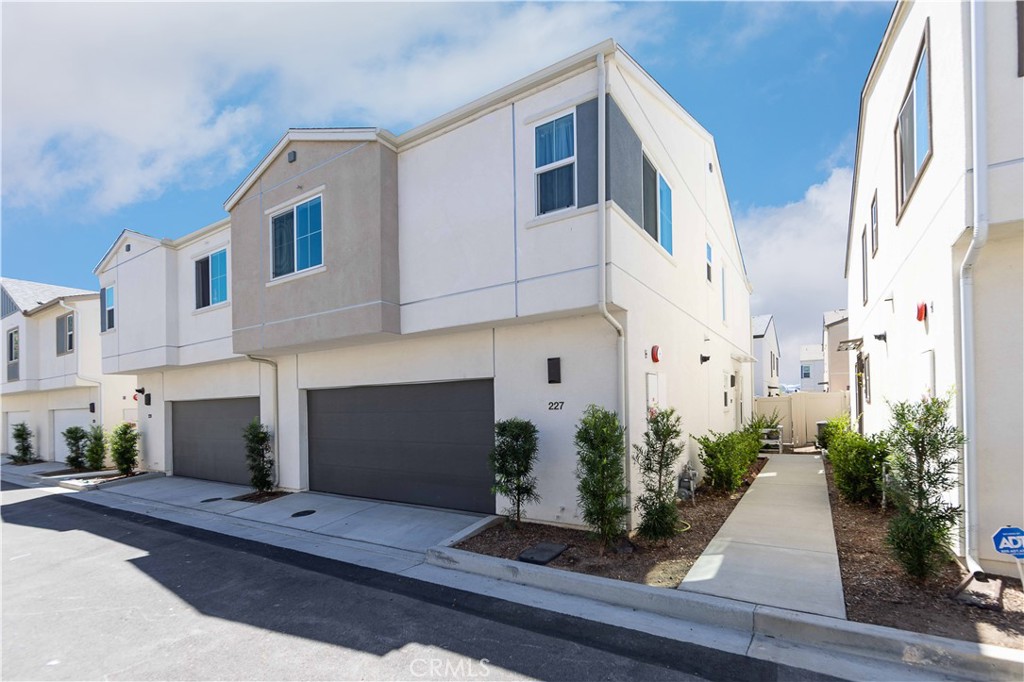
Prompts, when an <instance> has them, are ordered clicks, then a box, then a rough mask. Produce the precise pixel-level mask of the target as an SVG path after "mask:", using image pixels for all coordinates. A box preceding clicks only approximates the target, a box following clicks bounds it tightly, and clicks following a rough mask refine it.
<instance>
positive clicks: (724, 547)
mask: <svg viewBox="0 0 1024 682" xmlns="http://www.w3.org/2000/svg"><path fill="white" fill-rule="evenodd" d="M697 511H698V513H699V508H698V510H697ZM679 589H680V590H687V591H690V592H700V593H703V594H709V595H714V596H718V597H729V598H730V599H738V600H741V601H746V602H751V603H754V604H767V605H769V606H777V607H780V608H784V609H792V610H794V611H802V612H804V613H813V614H817V615H822V616H832V617H833V618H846V604H845V602H844V600H843V583H842V579H841V577H840V574H839V555H838V553H837V551H836V539H835V534H834V533H833V530H832V513H831V508H830V506H829V501H828V487H827V485H826V483H825V469H824V466H823V464H822V461H821V456H820V455H772V456H771V457H770V458H769V460H768V464H767V465H766V466H765V467H764V469H763V470H762V471H761V473H760V474H759V475H758V477H757V479H756V480H755V481H754V483H753V485H751V486H750V490H748V491H747V493H746V494H745V495H744V496H743V499H741V500H740V503H739V504H738V505H736V509H735V510H734V511H733V513H732V515H731V516H729V518H728V519H727V520H726V522H725V524H723V525H722V528H721V529H720V530H719V531H718V534H717V535H715V537H714V539H713V540H712V541H711V543H710V544H709V545H708V548H707V549H706V550H705V551H704V553H703V554H701V556H700V558H699V559H698V560H697V562H696V563H695V564H694V566H693V568H692V569H690V572H689V573H688V574H687V576H686V578H685V579H684V580H683V582H682V583H681V584H680V585H679Z"/></svg>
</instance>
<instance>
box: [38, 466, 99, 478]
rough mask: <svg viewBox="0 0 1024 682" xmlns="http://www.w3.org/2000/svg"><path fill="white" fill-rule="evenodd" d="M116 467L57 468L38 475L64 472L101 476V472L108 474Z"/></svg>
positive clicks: (61, 473)
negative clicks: (95, 468)
mask: <svg viewBox="0 0 1024 682" xmlns="http://www.w3.org/2000/svg"><path fill="white" fill-rule="evenodd" d="M112 471H117V470H116V469H98V470H95V471H94V470H93V469H74V468H71V469H58V470H57V471H46V472H44V473H41V474H39V475H40V476H64V475H65V474H90V475H92V476H102V475H103V474H109V473H110V472H112Z"/></svg>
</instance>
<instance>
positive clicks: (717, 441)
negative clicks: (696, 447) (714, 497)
mask: <svg viewBox="0 0 1024 682" xmlns="http://www.w3.org/2000/svg"><path fill="white" fill-rule="evenodd" d="M697 442H698V443H700V450H701V451H700V454H699V455H698V457H699V458H700V463H701V464H703V465H704V475H705V476H706V477H707V482H708V485H710V486H711V487H712V488H715V489H716V490H724V491H727V492H732V491H734V490H736V489H738V488H739V487H740V486H741V485H743V477H744V476H746V474H747V471H749V470H750V467H751V465H752V464H753V463H754V462H755V461H757V453H758V452H759V451H760V450H761V434H760V431H759V430H757V429H754V428H751V427H749V426H748V427H747V428H745V429H743V430H741V431H733V432H732V433H716V432H715V431H711V432H710V434H709V435H707V436H700V437H698V438H697Z"/></svg>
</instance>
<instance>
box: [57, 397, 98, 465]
mask: <svg viewBox="0 0 1024 682" xmlns="http://www.w3.org/2000/svg"><path fill="white" fill-rule="evenodd" d="M92 417H93V416H92V414H90V413H89V410H88V409H84V410H54V411H53V461H55V462H63V461H64V460H66V459H67V458H68V446H67V443H65V442H64V435H63V434H64V429H66V428H68V427H69V426H81V427H82V428H83V429H85V430H86V431H88V430H89V427H91V426H92Z"/></svg>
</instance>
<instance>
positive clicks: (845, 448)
mask: <svg viewBox="0 0 1024 682" xmlns="http://www.w3.org/2000/svg"><path fill="white" fill-rule="evenodd" d="M829 445H830V447H829V450H828V459H829V461H830V462H831V463H832V477H833V480H834V481H835V484H836V489H837V490H838V491H839V494H840V495H842V496H843V498H844V499H846V500H849V501H850V502H867V503H869V504H877V503H878V502H879V501H881V499H882V475H883V473H884V472H883V467H884V465H885V461H886V457H887V456H888V445H887V444H886V442H885V437H884V436H871V437H868V438H865V437H864V436H862V435H860V434H859V433H857V432H855V431H849V430H846V431H839V430H836V431H834V432H833V433H832V434H831V435H830V436H829Z"/></svg>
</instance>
